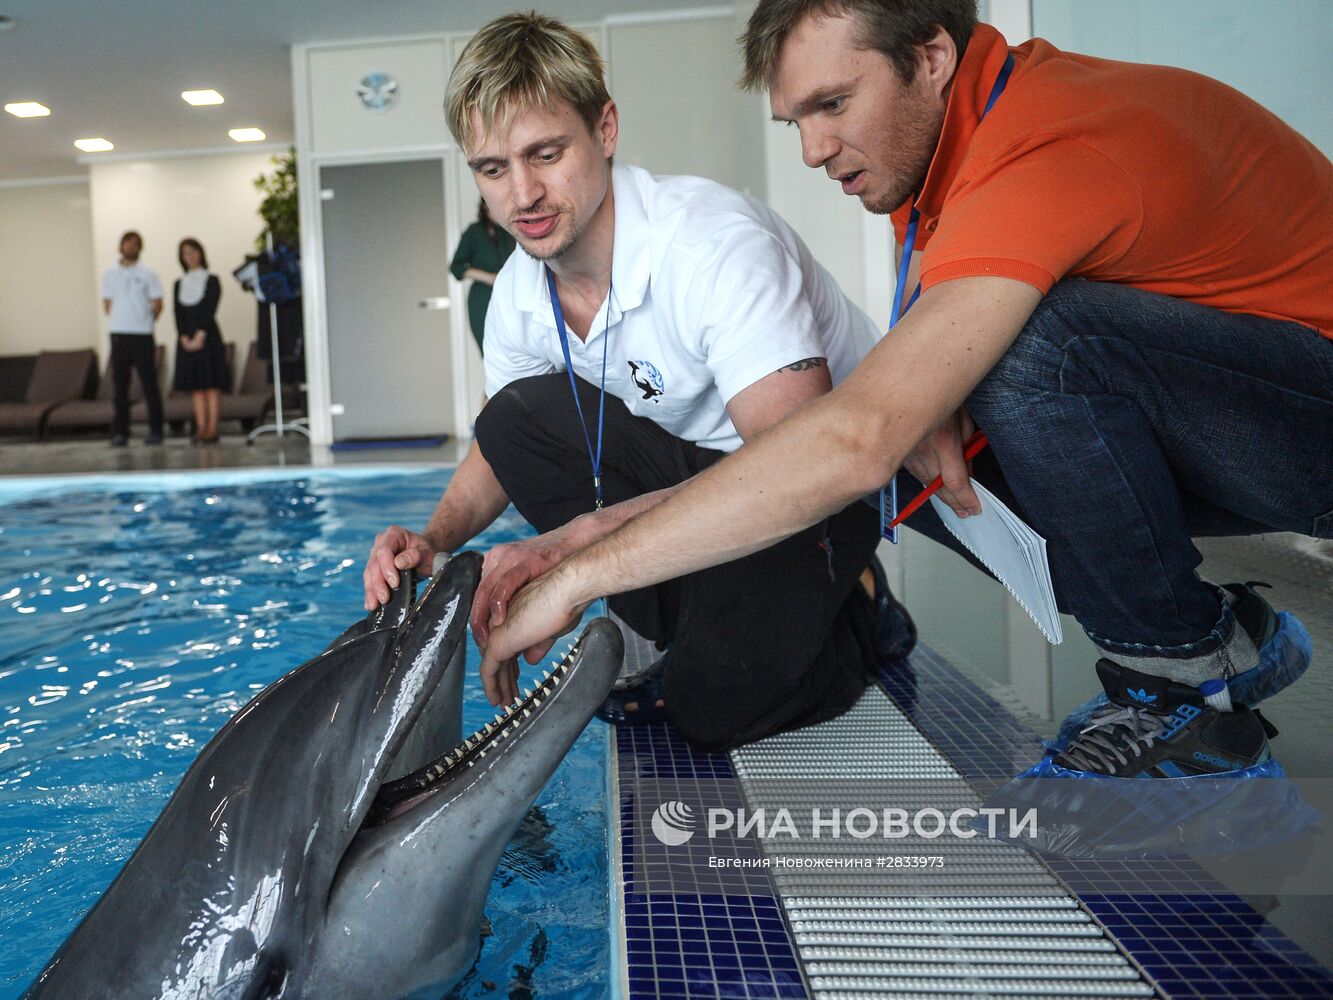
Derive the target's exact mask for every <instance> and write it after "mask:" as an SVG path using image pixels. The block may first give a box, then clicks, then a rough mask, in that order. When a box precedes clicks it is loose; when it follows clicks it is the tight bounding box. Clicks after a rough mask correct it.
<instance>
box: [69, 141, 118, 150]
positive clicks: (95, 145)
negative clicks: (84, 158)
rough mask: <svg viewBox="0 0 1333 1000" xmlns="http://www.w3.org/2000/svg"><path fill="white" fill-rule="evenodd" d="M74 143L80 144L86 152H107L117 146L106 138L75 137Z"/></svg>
mask: <svg viewBox="0 0 1333 1000" xmlns="http://www.w3.org/2000/svg"><path fill="white" fill-rule="evenodd" d="M74 145H76V146H78V147H79V148H80V149H81V150H83V151H84V152H85V153H105V152H107V151H108V150H112V149H115V148H116V147H115V146H113V145H111V143H109V142H107V141H106V140H105V139H102V138H97V139H75V140H74Z"/></svg>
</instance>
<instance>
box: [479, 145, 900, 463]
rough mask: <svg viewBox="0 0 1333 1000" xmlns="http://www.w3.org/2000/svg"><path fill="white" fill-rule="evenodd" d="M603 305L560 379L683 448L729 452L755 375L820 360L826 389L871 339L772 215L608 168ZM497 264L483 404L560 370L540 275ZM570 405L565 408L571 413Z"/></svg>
mask: <svg viewBox="0 0 1333 1000" xmlns="http://www.w3.org/2000/svg"><path fill="white" fill-rule="evenodd" d="M612 184H613V185H614V190H615V211H616V217H615V245H614V249H613V251H612V259H611V295H610V296H609V298H608V300H607V301H606V302H603V303H602V308H601V309H600V310H599V311H598V313H597V315H596V317H595V318H594V319H593V321H592V326H591V328H590V330H589V333H588V338H587V340H586V342H584V341H580V340H579V339H578V337H576V336H575V335H574V334H573V333H570V335H569V350H570V358H571V360H572V361H573V365H574V372H575V374H577V375H578V376H579V377H580V378H582V379H584V380H585V381H587V382H590V383H592V384H593V385H599V384H600V382H601V377H602V350H603V336H604V331H607V330H608V325H607V324H608V314H609V323H610V325H609V338H610V339H609V341H608V342H607V344H606V352H607V355H606V391H607V392H608V393H610V394H612V395H614V396H617V397H619V398H620V399H622V400H624V402H625V404H626V405H627V406H628V407H629V410H630V412H631V413H633V414H635V415H636V416H641V417H647V418H649V419H650V420H652V421H654V422H655V423H657V424H659V425H660V426H661V427H663V428H664V429H665V430H667V431H668V432H670V433H671V434H673V435H675V436H676V437H678V438H681V439H683V440H686V441H691V442H694V443H696V444H698V445H700V446H702V447H706V448H715V449H718V450H720V451H734V450H735V449H736V448H739V447H740V445H741V439H740V436H739V435H738V434H737V433H736V428H735V427H734V426H732V423H731V418H730V417H729V416H728V415H727V409H726V406H727V403H728V402H729V401H730V400H731V398H732V397H733V396H735V395H736V394H737V393H739V392H740V391H741V390H743V389H745V388H747V387H749V386H751V385H753V384H754V383H755V382H757V381H759V380H760V379H761V378H763V377H764V376H766V375H770V374H772V373H773V372H775V371H777V370H778V369H780V368H784V367H786V366H787V365H790V364H793V363H795V362H797V361H801V360H804V359H805V358H815V357H819V358H826V359H827V360H828V365H829V370H830V374H831V375H832V378H833V383H834V384H835V385H836V384H837V383H838V382H840V381H842V379H844V378H846V376H847V375H848V373H849V372H851V370H852V369H853V368H855V367H856V365H857V363H858V362H859V361H860V360H861V359H862V358H863V357H865V355H866V353H867V352H868V351H869V350H870V348H871V347H873V346H874V344H875V341H876V340H877V339H878V332H877V330H876V329H875V326H874V324H873V323H871V321H870V318H869V317H868V316H866V314H865V313H863V312H862V311H861V310H860V309H858V308H857V307H856V306H855V305H853V304H852V303H851V302H850V301H849V300H848V299H847V297H846V296H845V295H844V294H843V293H842V290H841V289H840V288H839V287H838V284H837V282H836V281H834V280H833V276H832V275H831V274H829V273H828V271H826V270H824V268H823V267H821V266H820V265H819V263H818V262H817V261H816V260H815V259H814V257H813V256H811V254H810V251H809V250H808V249H807V248H806V245H805V244H804V243H803V242H802V241H801V238H800V237H799V236H797V235H796V233H795V232H794V231H793V230H792V229H791V227H790V226H788V225H787V223H786V222H784V221H783V220H782V219H781V218H780V217H779V216H778V215H777V213H775V212H774V211H773V210H772V209H770V208H768V207H767V206H766V205H763V204H762V203H760V202H758V201H755V200H754V199H752V198H748V197H746V196H745V195H743V194H740V193H739V192H736V191H733V190H731V189H730V188H727V187H723V186H722V185H721V184H717V183H714V182H713V181H709V180H704V179H702V178H699V177H654V176H652V175H651V174H649V173H648V172H647V171H645V170H641V169H639V168H638V167H629V166H617V167H615V168H614V169H613V170H612ZM521 249H522V248H521V247H520V252H519V253H515V254H512V255H510V257H509V260H508V262H507V263H506V264H505V266H504V268H503V269H501V271H500V273H499V275H498V276H497V277H496V279H495V289H494V292H493V293H492V296H491V304H490V309H489V310H488V311H487V313H486V338H485V340H486V394H487V395H488V396H494V395H495V394H496V393H498V392H499V391H500V390H501V389H503V388H504V387H505V386H506V385H508V384H509V383H510V382H512V381H514V380H515V379H520V378H527V377H528V376H531V375H544V374H546V373H548V372H554V371H564V370H565V358H564V354H563V353H562V352H561V349H560V338H559V337H558V336H557V334H556V327H555V318H554V316H553V314H552V312H551V300H550V294H549V292H548V291H547V287H546V275H545V269H544V265H542V264H541V263H539V262H538V261H535V260H533V259H532V258H531V257H529V256H528V255H527V254H526V253H523V252H521ZM570 405H573V401H572V400H571V404H570Z"/></svg>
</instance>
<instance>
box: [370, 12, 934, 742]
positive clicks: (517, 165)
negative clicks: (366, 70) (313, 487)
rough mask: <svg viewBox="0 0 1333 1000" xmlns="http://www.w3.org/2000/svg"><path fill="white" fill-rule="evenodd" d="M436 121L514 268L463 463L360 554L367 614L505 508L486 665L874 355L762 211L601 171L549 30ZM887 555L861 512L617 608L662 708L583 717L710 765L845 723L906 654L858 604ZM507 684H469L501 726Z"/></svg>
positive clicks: (711, 189)
mask: <svg viewBox="0 0 1333 1000" xmlns="http://www.w3.org/2000/svg"><path fill="white" fill-rule="evenodd" d="M445 107H446V114H447V116H448V119H449V126H450V129H451V131H452V132H453V134H454V136H455V138H456V139H457V140H458V142H459V145H460V147H461V148H462V149H463V150H464V151H465V153H466V155H467V158H468V164H469V166H470V167H471V169H472V171H473V175H474V177H475V179H476V181H477V186H478V188H479V189H480V191H481V194H482V197H484V198H485V199H486V202H487V204H488V205H489V207H490V211H491V215H492V217H493V218H495V219H496V220H497V221H499V222H501V224H502V225H504V226H505V228H506V229H508V230H509V231H510V232H511V233H512V234H513V235H514V237H515V239H516V240H517V241H518V244H519V246H520V247H521V248H522V249H523V250H524V251H525V252H524V253H522V254H514V255H513V256H511V257H510V258H509V261H508V263H507V264H506V265H505V267H504V269H503V270H502V271H501V272H500V274H499V276H498V277H497V279H496V282H495V291H494V294H493V296H492V299H491V305H490V311H489V312H488V314H487V320H486V391H487V395H488V396H489V397H490V402H489V403H488V404H487V406H486V408H485V410H483V411H482V413H481V415H480V417H479V418H478V420H477V426H476V441H475V442H474V443H473V445H472V447H471V448H470V449H469V451H468V454H467V456H466V457H465V458H464V460H463V462H462V463H461V464H460V465H459V467H458V470H457V471H456V472H455V474H454V476H453V479H452V481H451V482H450V484H449V487H448V489H447V490H446V491H445V494H444V496H443V498H442V499H441V501H440V504H439V506H438V507H437V508H436V510H435V513H434V515H433V516H432V518H431V520H430V524H429V525H428V526H427V527H426V529H425V530H424V532H422V533H421V534H420V535H418V534H415V533H413V532H410V531H406V530H405V529H403V528H400V527H398V526H393V527H391V528H389V529H388V530H386V531H385V532H383V533H381V535H380V536H379V537H378V538H377V539H376V544H375V547H374V548H373V549H372V551H371V554H370V558H369V560H368V562H367V565H366V572H365V587H366V604H367V607H373V606H374V605H375V604H376V603H378V602H380V601H383V600H387V598H388V588H389V586H392V585H396V583H397V579H398V571H399V570H403V569H407V568H409V567H416V568H418V569H419V570H422V571H428V569H429V567H430V565H431V561H432V558H433V555H434V553H435V552H437V551H452V550H454V549H456V548H458V547H459V546H461V545H463V544H464V543H466V542H467V541H469V540H470V539H472V538H474V537H475V536H476V535H477V534H479V533H480V532H481V531H483V530H484V529H485V528H486V527H487V526H488V525H489V524H491V522H492V521H494V520H495V518H496V517H497V516H499V514H500V513H501V512H502V511H503V510H504V509H505V507H506V506H507V505H508V504H509V503H510V502H513V504H514V505H515V506H516V507H517V508H518V510H519V512H520V513H522V514H523V516H524V517H525V518H527V520H528V521H529V522H530V523H531V524H532V525H534V526H535V527H536V528H537V529H538V530H539V531H542V532H544V534H542V535H540V536H539V537H537V538H535V539H532V540H530V541H527V542H521V543H515V544H511V545H502V546H498V547H497V548H495V549H492V550H491V551H490V552H489V553H488V554H487V557H486V562H485V570H484V574H483V578H482V582H481V586H480V588H479V590H478V593H477V597H476V599H475V601H474V604H473V613H472V624H473V632H474V635H475V636H476V637H477V641H478V643H479V644H480V645H483V646H484V645H485V643H486V639H487V635H488V630H489V627H490V625H491V623H492V621H493V620H494V621H499V620H501V619H502V618H503V616H504V609H505V606H506V602H507V600H508V597H509V595H510V594H512V593H514V592H515V591H517V590H518V589H519V588H520V587H521V586H522V585H523V584H525V583H526V582H528V581H529V580H531V579H532V578H534V577H536V576H539V575H541V574H542V573H545V572H547V571H548V570H549V569H551V568H552V567H553V566H555V565H556V564H558V563H559V562H560V561H561V560H563V559H565V558H567V557H568V556H570V555H572V554H573V553H575V552H578V551H579V550H581V549H582V548H584V547H585V546H587V545H589V544H591V543H592V542H594V541H596V540H597V539H599V538H601V537H602V536H604V535H605V534H607V533H609V532H610V531H612V530H614V529H615V528H616V527H617V526H618V525H620V524H623V523H624V522H625V521H627V520H628V519H629V518H631V517H633V516H634V515H636V514H638V513H640V512H642V511H644V510H647V509H649V508H651V507H653V506H655V505H656V504H657V503H660V502H661V501H662V500H664V499H666V498H667V497H668V496H670V495H671V494H672V493H674V492H675V491H676V490H677V489H678V488H679V487H680V484H681V483H683V482H684V481H685V480H687V479H689V478H690V477H691V476H693V475H694V474H695V473H697V472H699V471H701V470H702V469H704V468H707V467H708V466H710V465H712V464H713V463H714V462H716V461H718V460H719V459H721V458H722V457H723V456H724V455H725V454H727V453H728V452H730V451H734V450H735V449H736V448H738V447H740V445H741V443H742V441H744V440H749V439H751V438H753V437H754V436H755V435H757V434H759V433H760V432H761V431H763V430H764V429H766V428H767V427H769V426H771V425H772V424H774V423H776V422H777V421H779V420H780V419H782V418H783V417H784V416H786V415H787V414H789V413H791V412H793V411H794V410H796V409H797V408H798V407H800V406H802V405H803V404H805V403H807V402H808V401H810V400H812V399H814V398H816V397H818V396H820V395H823V394H824V393H826V392H828V390H829V388H830V387H831V385H833V384H836V383H837V382H839V381H841V380H842V379H843V378H844V377H845V376H846V375H847V374H848V373H849V372H850V371H851V370H852V368H854V367H855V365H856V364H857V362H858V361H859V360H860V358H862V357H863V356H864V355H865V354H866V353H867V352H868V351H869V350H870V348H871V347H872V346H873V344H874V342H875V340H876V337H877V331H876V330H875V328H874V326H873V324H872V323H871V322H870V320H869V318H868V317H866V316H865V314H864V313H862V312H861V311H860V310H858V309H857V308H856V307H855V306H854V305H852V304H851V303H850V302H849V301H848V300H847V298H846V297H845V296H844V295H843V293H842V292H841V291H840V290H839V288H838V286H837V284H836V283H835V281H834V280H833V278H832V277H831V276H830V275H829V273H828V272H827V271H825V270H824V269H823V268H822V267H820V265H819V264H818V263H817V262H816V261H815V260H814V258H813V257H812V256H811V255H810V252H809V250H808V249H807V248H806V246H805V245H804V244H803V243H802V242H801V240H800V238H799V237H798V236H797V235H796V234H795V233H794V232H793V231H792V230H791V229H790V227H788V226H787V224H786V223H785V222H783V220H782V219H780V218H779V217H778V216H777V215H776V214H775V213H773V212H772V211H771V210H769V209H768V208H767V207H765V206H763V205H762V204H760V203H758V202H756V201H753V200H752V199H749V198H747V197H745V196H743V195H740V194H738V193H737V192H735V191H732V190H730V189H728V188H725V187H723V186H721V185H719V184H715V183H713V182H711V181H706V180H703V179H700V178H693V177H675V178H654V177H653V176H651V175H649V174H648V173H646V172H645V171H643V170H640V169H638V168H634V167H623V166H622V167H615V168H613V167H612V164H611V157H612V155H613V154H614V152H615V149H616V141H617V135H618V119H617V112H616V107H615V104H614V103H613V102H612V101H611V99H610V95H609V94H608V93H607V91H606V86H605V83H604V82H603V78H602V67H601V60H600V58H599V57H598V55H597V52H596V50H595V49H594V48H593V47H592V45H591V43H590V42H589V41H588V40H587V39H586V38H584V37H583V36H582V35H580V34H579V33H577V32H575V31H572V30H571V29H569V28H567V27H566V26H564V25H563V24H560V23H559V22H556V21H553V20H551V19H550V18H546V17H543V16H540V15H537V14H515V15H510V16H507V17H503V18H500V19H498V20H496V21H494V22H492V23H491V24H489V25H488V26H486V27H485V28H483V29H482V30H481V31H480V32H479V33H478V34H477V35H476V36H475V37H474V38H473V40H472V41H471V42H470V43H469V44H468V47H467V49H466V50H465V51H464V53H463V55H462V57H461V58H460V60H459V63H458V65H457V66H456V68H455V69H454V71H453V74H452V76H451V78H450V82H449V88H448V92H447V95H446V102H445ZM562 328H563V329H562ZM878 539H879V532H878V517H877V513H876V511H874V510H873V509H871V508H870V507H868V506H866V505H863V504H860V503H856V504H852V505H851V506H849V507H848V508H846V509H845V510H843V511H841V512H839V513H836V514H834V515H833V516H831V517H829V518H827V519H826V520H825V521H823V522H822V523H820V524H818V525H815V526H814V527H812V528H810V529H808V530H806V531H803V532H801V533H799V534H797V535H795V536H793V537H791V538H788V539H784V540H779V539H774V542H775V543H776V544H774V545H772V546H771V547H769V548H767V549H765V550H763V551H761V552H757V553H754V554H753V555H751V556H749V557H747V558H745V559H743V560H739V561H737V562H734V563H724V564H723V565H721V566H718V567H715V568H713V569H710V570H707V571H704V572H702V573H697V574H692V575H690V576H688V577H682V578H680V579H676V580H670V581H667V582H665V583H662V584H659V585H658V586H656V587H652V588H648V589H645V590H641V591H636V592H634V593H629V594H621V595H612V596H611V599H610V604H611V608H612V610H613V611H615V612H616V613H617V614H618V615H619V616H620V617H621V618H622V619H624V620H625V621H626V622H627V623H628V624H629V625H630V626H631V627H633V628H634V629H635V631H637V632H638V633H639V634H641V635H643V636H646V637H647V638H649V639H652V640H655V641H656V642H658V643H659V646H665V647H666V648H667V652H666V654H665V656H664V658H663V669H662V671H661V676H660V683H658V682H657V680H658V679H653V678H650V679H649V680H647V681H645V682H644V683H643V684H642V685H641V686H640V688H639V689H638V690H637V693H636V694H634V695H632V696H629V697H626V698H625V699H624V700H623V701H621V702H616V701H615V698H614V697H613V699H612V700H611V701H609V702H608V705H607V706H604V710H605V711H604V712H603V713H599V714H602V715H603V717H604V718H607V719H608V721H616V722H634V721H646V720H648V719H651V718H653V717H655V715H657V714H658V712H659V710H660V709H661V705H660V703H664V711H665V714H666V715H667V717H669V718H670V719H671V720H672V721H673V722H674V723H675V724H676V726H677V728H678V729H680V731H681V732H682V733H683V734H684V735H685V736H686V737H687V738H688V739H689V740H690V741H691V742H693V743H694V744H695V745H696V746H699V747H701V748H704V749H713V750H715V749H723V748H726V747H729V746H734V745H737V744H739V743H744V742H748V741H750V740H753V739H758V738H759V737H761V736H764V735H767V734H769V733H772V732H775V731H778V730H781V729H786V728H791V727H794V726H800V725H807V724H809V723H813V722H817V721H820V720H823V719H827V718H830V717H832V716H834V715H837V714H839V713H840V712H842V711H844V710H845V709H846V708H848V707H849V706H850V705H851V704H852V702H853V701H855V699H856V697H857V696H858V695H859V694H860V693H861V691H862V690H863V688H864V686H865V683H866V678H867V674H868V671H869V670H870V669H871V668H872V667H874V666H875V665H876V664H877V663H879V662H884V661H885V660H887V659H888V658H889V657H890V656H893V655H901V654H903V653H905V651H906V648H910V639H909V638H908V636H909V634H910V630H911V626H910V619H907V617H906V613H905V611H903V609H902V608H901V606H900V605H898V604H897V603H896V602H894V601H893V600H892V598H891V597H890V596H889V595H888V593H887V588H885V587H883V586H882V585H881V586H880V587H878V588H873V589H875V590H877V595H876V596H877V598H878V603H876V601H875V600H872V598H871V597H870V596H869V594H868V593H867V589H863V588H862V587H861V586H858V580H859V579H860V577H861V576H862V574H863V573H864V572H865V571H866V570H867V567H868V566H869V565H870V564H871V560H872V557H873V554H874V550H875V546H876V544H877V542H878ZM880 580H881V581H882V574H881V575H880ZM868 589H869V588H868ZM895 644H896V645H895ZM886 654H887V655H886ZM517 675H518V667H517V663H516V662H511V663H510V664H509V666H508V669H507V670H505V671H503V672H502V674H501V676H498V677H493V676H488V677H486V678H485V681H486V691H487V695H488V697H490V699H491V702H492V703H493V704H498V703H501V702H505V701H509V700H511V699H512V698H514V697H516V696H517V684H516V679H517ZM659 702H660V703H659Z"/></svg>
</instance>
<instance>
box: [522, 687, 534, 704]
mask: <svg viewBox="0 0 1333 1000" xmlns="http://www.w3.org/2000/svg"><path fill="white" fill-rule="evenodd" d="M531 697H532V690H531V689H530V688H524V689H523V700H524V701H527V700H528V699H529V698H531Z"/></svg>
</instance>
